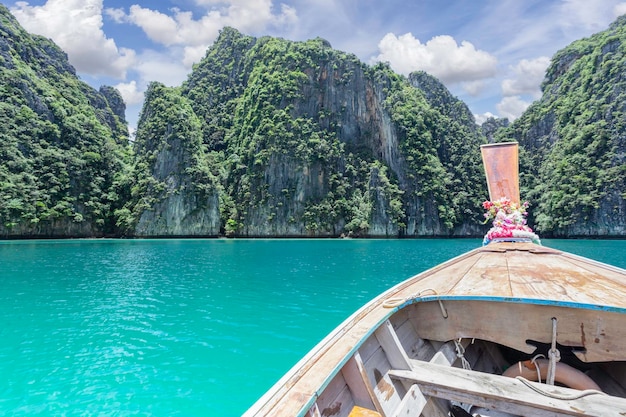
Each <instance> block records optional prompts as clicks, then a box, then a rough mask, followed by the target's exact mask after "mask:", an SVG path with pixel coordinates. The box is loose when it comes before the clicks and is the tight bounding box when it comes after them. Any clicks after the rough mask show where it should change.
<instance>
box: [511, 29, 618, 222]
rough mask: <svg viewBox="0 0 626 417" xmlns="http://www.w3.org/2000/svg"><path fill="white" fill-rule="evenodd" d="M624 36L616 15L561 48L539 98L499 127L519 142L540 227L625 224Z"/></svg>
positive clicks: (524, 180)
mask: <svg viewBox="0 0 626 417" xmlns="http://www.w3.org/2000/svg"><path fill="white" fill-rule="evenodd" d="M625 40H626V18H624V17H621V18H620V19H618V20H617V21H616V22H615V23H614V24H613V25H611V27H610V28H609V29H608V30H606V31H604V32H601V33H598V34H596V35H594V36H592V37H590V38H588V39H583V40H580V41H577V42H574V43H573V44H571V45H570V46H568V47H566V48H564V49H563V50H561V51H559V52H558V53H557V54H556V55H555V56H554V58H553V60H552V63H551V65H550V67H549V68H548V71H547V75H546V79H545V81H544V83H543V86H542V89H543V91H544V96H543V98H542V99H541V100H540V101H538V102H536V103H535V104H534V105H533V106H531V107H530V108H529V109H528V110H527V111H526V113H525V114H524V115H523V116H522V117H521V118H520V119H519V120H517V121H515V123H513V124H512V125H511V126H510V128H509V129H507V130H504V131H502V132H500V137H501V138H504V137H512V138H516V139H517V140H518V141H519V142H520V145H521V146H522V147H523V148H524V149H525V151H524V152H523V153H522V154H521V163H522V172H525V173H526V175H524V176H523V177H522V185H523V186H524V189H525V190H526V195H528V196H529V199H530V200H531V201H534V202H535V204H536V206H535V207H534V208H533V214H534V215H535V223H536V226H537V229H538V230H539V231H541V232H546V233H554V234H557V235H567V234H570V233H569V232H568V230H570V229H571V228H576V227H580V226H581V225H586V226H585V227H587V228H590V229H593V228H594V227H597V226H598V225H597V223H598V222H600V218H602V217H604V218H606V219H610V218H616V219H618V222H621V225H622V227H623V226H624V215H623V207H624V206H625V205H626V204H625V199H626V194H625V193H624V189H626V182H625V178H626V162H625V161H624V158H623V155H624V147H625V143H624V139H623V138H624V132H625V128H626V126H625V119H624V111H625V110H624V103H626V78H624V76H623V71H624V68H625V66H626V54H625V52H626V44H625V43H624V41H625ZM620 212H621V214H620ZM620 219H621V220H620ZM592 233H593V232H592Z"/></svg>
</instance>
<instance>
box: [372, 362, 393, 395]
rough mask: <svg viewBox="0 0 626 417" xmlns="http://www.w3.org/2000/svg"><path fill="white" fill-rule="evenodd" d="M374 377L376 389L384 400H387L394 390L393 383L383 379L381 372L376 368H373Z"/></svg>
mask: <svg viewBox="0 0 626 417" xmlns="http://www.w3.org/2000/svg"><path fill="white" fill-rule="evenodd" d="M374 379H375V380H376V388H378V391H380V393H381V394H383V395H384V396H385V401H389V399H390V398H391V397H392V396H393V394H394V393H395V392H396V390H395V388H394V387H393V385H391V384H390V383H389V382H387V381H385V378H383V374H382V373H381V372H380V371H379V370H378V369H374Z"/></svg>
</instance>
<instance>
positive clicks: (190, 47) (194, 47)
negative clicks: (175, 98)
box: [107, 0, 298, 68]
mask: <svg viewBox="0 0 626 417" xmlns="http://www.w3.org/2000/svg"><path fill="white" fill-rule="evenodd" d="M197 3H198V4H201V5H207V6H212V5H217V6H219V7H212V8H210V9H209V10H208V11H207V13H206V14H205V15H204V16H202V17H201V18H200V19H197V20H195V19H194V18H193V15H192V13H191V12H188V11H181V10H179V9H177V8H173V9H171V11H172V14H171V15H170V14H165V13H162V12H160V11H158V10H152V9H149V8H145V7H141V6H138V5H133V6H131V7H130V9H129V12H128V14H125V13H124V12H123V10H121V9H107V14H108V15H109V16H111V18H113V19H114V20H115V21H116V22H128V23H132V24H134V25H136V26H138V27H140V28H141V29H142V30H143V31H144V33H145V34H146V35H147V36H148V38H150V40H152V41H153V42H155V43H157V44H160V45H163V46H166V47H172V46H180V47H183V48H184V57H183V62H184V64H185V66H186V67H187V68H191V66H192V64H193V63H195V62H198V61H199V60H200V59H201V58H202V57H203V56H204V53H205V52H206V49H207V48H208V46H209V45H210V44H211V43H213V41H215V39H216V38H217V36H218V34H219V31H220V30H221V29H222V28H223V27H224V26H232V27H235V28H237V29H239V30H241V31H243V32H258V31H262V30H265V29H266V28H267V27H269V26H272V25H277V26H288V25H291V24H294V23H295V22H296V21H297V20H298V17H297V13H296V11H295V9H294V8H292V7H290V6H287V5H284V4H283V5H282V6H281V10H280V14H273V13H272V0H231V1H228V2H216V1H198V2H197Z"/></svg>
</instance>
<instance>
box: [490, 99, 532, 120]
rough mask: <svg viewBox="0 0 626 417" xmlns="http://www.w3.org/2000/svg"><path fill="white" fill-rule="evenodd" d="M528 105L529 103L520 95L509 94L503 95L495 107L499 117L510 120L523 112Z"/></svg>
mask: <svg viewBox="0 0 626 417" xmlns="http://www.w3.org/2000/svg"><path fill="white" fill-rule="evenodd" d="M529 105H530V103H529V102H527V101H524V100H523V99H522V98H521V97H520V96H511V97H504V98H503V99H502V101H500V102H499V103H498V104H497V105H496V109H497V110H498V114H499V115H500V117H506V118H508V119H509V120H511V121H512V120H515V119H517V118H518V117H519V116H520V115H521V114H522V113H524V110H526V109H527V108H528V106H529Z"/></svg>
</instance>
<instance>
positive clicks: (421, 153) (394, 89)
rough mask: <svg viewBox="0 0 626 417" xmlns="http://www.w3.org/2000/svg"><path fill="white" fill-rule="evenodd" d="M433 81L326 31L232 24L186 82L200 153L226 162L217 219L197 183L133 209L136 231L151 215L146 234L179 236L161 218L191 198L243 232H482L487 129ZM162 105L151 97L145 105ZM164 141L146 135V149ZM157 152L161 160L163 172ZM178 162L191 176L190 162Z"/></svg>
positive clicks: (219, 168) (220, 165)
mask: <svg viewBox="0 0 626 417" xmlns="http://www.w3.org/2000/svg"><path fill="white" fill-rule="evenodd" d="M415 77H416V78H415V79H417V78H419V77H420V76H419V75H416V76H415ZM421 77H422V78H423V79H424V80H426V76H424V75H422V76H421ZM424 90H426V88H424ZM424 90H420V89H418V88H415V87H414V86H412V85H411V83H410V82H409V81H408V80H407V79H405V78H403V77H400V76H398V75H396V74H394V73H393V72H392V71H391V70H390V69H389V68H388V67H386V66H384V65H379V66H376V67H369V66H367V65H365V64H363V63H361V62H360V61H359V60H358V59H357V58H356V57H354V56H352V55H347V54H344V53H341V52H339V51H335V50H333V49H332V48H331V47H330V45H329V44H328V43H327V42H326V41H324V40H322V39H315V40H311V41H308V42H289V41H285V40H282V39H274V38H260V39H255V38H251V37H247V36H243V35H241V34H240V33H238V32H237V31H235V30H233V29H230V28H227V29H225V30H224V31H223V32H222V34H221V36H220V39H218V41H217V42H216V43H215V45H214V46H213V47H211V48H210V49H209V51H208V52H207V55H206V57H205V58H204V60H203V61H202V62H201V63H200V64H199V65H198V66H197V67H196V68H195V69H194V72H193V73H192V74H191V75H190V77H189V80H188V81H187V82H186V83H185V84H184V85H183V86H182V89H181V96H182V97H183V98H184V99H186V102H187V103H189V106H191V108H192V109H193V114H194V115H195V116H197V118H198V120H199V123H200V128H199V132H201V135H202V147H203V149H205V150H206V152H205V153H204V154H203V155H202V156H200V157H199V158H198V161H208V162H202V163H206V166H207V169H208V170H209V171H211V172H220V173H221V174H219V175H220V178H217V176H214V177H213V178H214V179H215V181H214V182H212V183H211V185H210V188H211V189H212V190H214V191H215V192H216V193H217V196H218V197H214V200H213V201H216V202H219V208H218V209H216V208H215V207H214V206H211V210H217V211H219V217H212V216H213V215H214V214H215V213H216V212H217V211H214V212H213V213H212V214H207V212H206V210H207V209H200V208H198V207H197V206H196V207H195V208H194V207H193V202H197V201H198V200H197V199H195V198H192V197H190V195H189V188H188V187H185V188H177V189H178V191H177V194H176V195H177V197H176V198H177V199H176V200H169V197H168V198H164V196H165V195H168V193H170V191H162V192H161V194H160V195H159V196H157V198H156V199H157V200H158V203H155V204H152V205H149V206H147V207H145V208H146V211H143V212H140V211H137V209H135V211H136V212H137V213H138V214H139V216H140V220H139V222H138V224H137V228H136V229H135V231H136V233H137V234H140V235H145V234H146V233H147V232H146V231H147V230H148V228H147V227H148V226H147V225H148V223H151V226H150V227H151V229H150V233H148V234H153V235H170V234H172V233H173V227H174V226H172V224H168V223H167V222H165V221H164V220H163V219H165V218H167V217H168V216H169V214H168V213H170V214H171V213H173V212H172V210H174V209H173V208H172V207H171V205H172V204H173V205H176V207H180V206H181V205H182V206H184V205H185V204H181V203H180V201H179V199H182V200H183V201H186V202H187V203H186V204H187V206H188V208H187V209H186V210H187V211H194V212H197V213H200V212H202V213H205V214H204V215H203V216H200V217H199V218H203V219H204V218H213V219H214V221H216V222H217V224H219V225H220V232H221V233H224V234H228V235H235V236H339V235H342V234H343V235H353V236H387V237H390V236H424V235H428V236H451V235H465V234H470V233H477V232H478V230H479V229H480V225H478V224H477V223H476V221H475V220H472V218H471V217H473V216H471V214H476V216H475V219H480V214H478V213H475V210H476V208H478V207H479V206H480V201H482V199H483V198H484V196H485V194H486V190H485V186H484V180H483V179H482V177H481V173H480V172H481V171H480V160H479V153H478V149H479V147H478V145H479V144H480V143H482V140H483V139H482V137H481V136H480V135H479V134H478V131H477V128H476V127H475V125H474V122H473V118H472V117H471V115H469V111H468V110H467V107H466V106H464V105H462V103H460V102H459V101H458V100H455V99H453V98H452V97H451V96H449V97H448V96H447V97H446V98H444V99H440V98H439V97H438V93H439V92H440V91H445V88H444V87H443V86H442V85H441V84H440V83H439V82H438V81H436V80H435V79H432V78H431V79H428V98H426V94H425V93H424V92H423V91H424ZM448 95H449V93H448ZM430 103H436V104H437V106H435V105H433V104H430ZM152 105H153V102H152V101H151V99H150V98H147V100H146V104H145V107H144V111H145V109H147V108H150V107H151V106H152ZM446 106H447V107H446ZM180 108H181V107H178V109H180ZM454 109H456V110H454ZM455 112H456V113H455ZM458 115H462V116H463V118H462V119H459V118H457V116H458ZM158 117H160V118H162V117H161V115H159V116H158ZM173 126H174V130H176V129H177V128H176V127H175V124H174V125H173ZM139 131H144V132H145V131H147V129H146V124H145V122H142V121H140V125H139ZM162 138H163V132H161V131H160V132H159V133H158V135H157V136H154V135H152V136H150V135H145V141H146V143H149V142H153V144H152V145H147V146H148V147H152V146H155V145H154V143H158V142H159V141H162ZM169 148H170V149H172V152H176V151H174V150H175V149H178V148H177V147H175V146H169ZM137 151H138V152H143V151H141V150H139V149H138V150H137ZM459 151H462V152H466V153H465V154H464V155H460V154H457V152H459ZM176 158H177V157H176V155H173V154H172V155H169V156H167V158H165V159H167V160H170V159H174V160H175V159H176ZM158 161H159V159H158V158H157V159H156V160H153V161H150V162H149V166H150V167H151V168H149V169H152V171H153V173H152V178H153V179H156V176H155V172H156V171H155V170H156V166H157V165H158V164H160V163H159V162H158ZM166 171H167V172H168V173H169V174H167V175H172V176H174V177H180V175H181V167H180V166H173V165H172V166H169V168H168V169H166ZM481 180H482V181H481ZM449 186H450V187H453V186H454V187H455V189H454V190H453V191H452V192H450V191H449V189H448V187H449ZM166 188H167V187H166ZM174 188H176V187H174ZM168 190H169V188H168ZM168 201H171V203H168ZM207 207H208V206H207ZM176 210H178V209H176ZM146 213H149V214H146ZM146 216H147V217H146ZM174 217H176V216H174ZM148 218H149V219H150V222H148V221H147V220H146V219H148ZM157 219H159V220H158V221H157ZM185 223H186V224H187V225H188V227H191V228H197V229H202V230H205V233H206V234H213V233H214V230H215V229H211V228H203V227H201V226H200V225H198V224H194V222H193V221H191V219H190V220H189V221H186V222H185ZM209 230H210V231H209Z"/></svg>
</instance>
